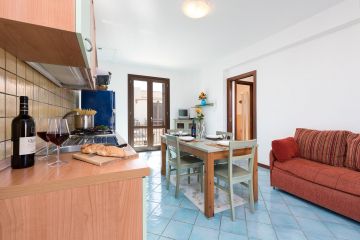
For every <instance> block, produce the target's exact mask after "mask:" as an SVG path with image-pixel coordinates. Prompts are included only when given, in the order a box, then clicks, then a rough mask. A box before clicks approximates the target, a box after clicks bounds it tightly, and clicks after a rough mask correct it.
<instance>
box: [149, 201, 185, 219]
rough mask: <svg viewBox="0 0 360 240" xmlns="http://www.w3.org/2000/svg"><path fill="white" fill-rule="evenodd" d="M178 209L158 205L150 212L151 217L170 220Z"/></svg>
mask: <svg viewBox="0 0 360 240" xmlns="http://www.w3.org/2000/svg"><path fill="white" fill-rule="evenodd" d="M178 209H179V208H178V207H175V206H171V205H162V204H159V205H158V206H157V207H156V208H155V209H154V211H153V212H152V215H156V216H160V217H166V218H172V216H173V215H174V213H175V212H176V211H177V210H178Z"/></svg>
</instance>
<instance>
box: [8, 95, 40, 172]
mask: <svg viewBox="0 0 360 240" xmlns="http://www.w3.org/2000/svg"><path fill="white" fill-rule="evenodd" d="M28 110H29V107H28V97H27V96H21V97H20V113H19V115H18V116H17V117H15V118H14V119H13V121H12V123H11V141H12V142H13V155H12V156H11V167H12V168H14V169H17V168H27V167H31V166H33V165H34V158H35V150H36V137H35V133H36V131H35V122H34V119H33V118H32V117H31V116H29V114H28Z"/></svg>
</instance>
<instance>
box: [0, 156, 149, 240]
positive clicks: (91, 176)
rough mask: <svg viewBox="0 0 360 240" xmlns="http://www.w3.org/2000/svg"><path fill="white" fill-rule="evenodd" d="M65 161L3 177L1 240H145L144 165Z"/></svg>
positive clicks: (10, 172)
mask: <svg viewBox="0 0 360 240" xmlns="http://www.w3.org/2000/svg"><path fill="white" fill-rule="evenodd" d="M52 158H55V156H52ZM61 159H62V160H65V161H68V164H66V165H63V166H60V167H49V166H48V165H47V161H43V160H37V161H36V163H35V165H34V167H31V168H27V169H17V170H14V169H11V168H7V169H5V170H2V171H0V209H1V212H2V213H1V214H0V226H1V228H0V239H9V240H13V239H14V240H15V239H59V240H60V239H69V240H71V239H76V240H78V239H79V240H80V239H84V240H85V239H107V240H108V239H109V240H111V239H142V236H143V232H142V229H143V197H144V196H143V177H145V176H148V175H149V174H150V170H149V168H148V166H147V165H146V163H145V162H144V161H143V160H141V159H139V158H138V157H136V158H135V159H128V160H118V161H114V162H110V163H108V164H106V165H103V166H96V165H93V164H89V163H86V162H82V161H78V160H75V159H72V153H63V154H61Z"/></svg>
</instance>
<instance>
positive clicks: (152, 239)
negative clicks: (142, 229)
mask: <svg viewBox="0 0 360 240" xmlns="http://www.w3.org/2000/svg"><path fill="white" fill-rule="evenodd" d="M146 235H147V240H158V239H159V238H160V236H159V235H155V234H152V233H147V234H146Z"/></svg>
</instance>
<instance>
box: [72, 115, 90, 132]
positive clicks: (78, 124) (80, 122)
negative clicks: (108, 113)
mask: <svg viewBox="0 0 360 240" xmlns="http://www.w3.org/2000/svg"><path fill="white" fill-rule="evenodd" d="M74 119H75V129H89V128H93V127H94V115H74Z"/></svg>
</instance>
